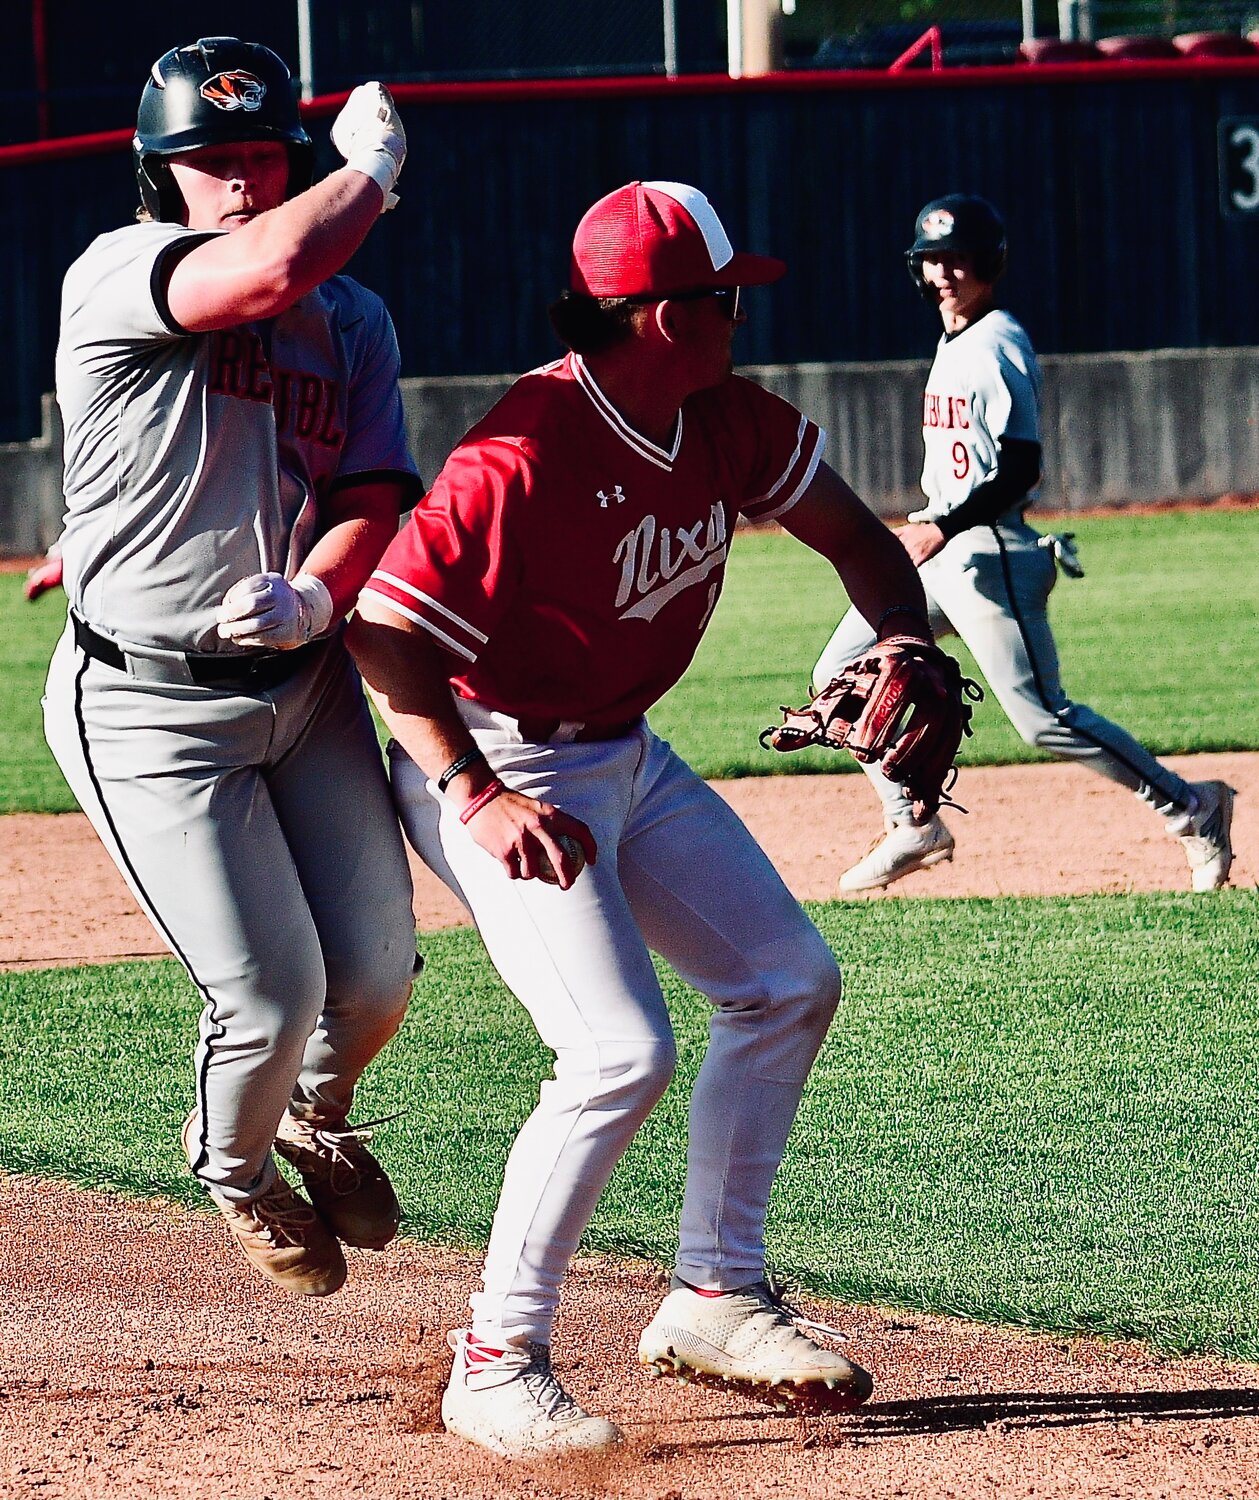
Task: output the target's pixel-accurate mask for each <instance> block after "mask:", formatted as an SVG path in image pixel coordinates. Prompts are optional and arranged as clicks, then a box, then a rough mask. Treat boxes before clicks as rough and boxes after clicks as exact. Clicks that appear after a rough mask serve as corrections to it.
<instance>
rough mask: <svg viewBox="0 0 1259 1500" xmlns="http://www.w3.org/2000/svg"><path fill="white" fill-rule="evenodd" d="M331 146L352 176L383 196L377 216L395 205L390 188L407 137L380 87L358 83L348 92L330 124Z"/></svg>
mask: <svg viewBox="0 0 1259 1500" xmlns="http://www.w3.org/2000/svg"><path fill="white" fill-rule="evenodd" d="M332 144H333V145H334V146H335V147H336V148H337V150H338V151H339V152H340V153H341V155H342V156H344V157H345V164H346V166H347V167H351V168H352V169H353V170H354V171H355V172H362V173H363V175H364V176H365V177H370V178H371V179H372V181H373V182H374V183H376V185H377V186H378V187H379V188H380V190H381V192H382V193H384V195H385V203H384V207H383V208H382V209H381V213H384V212H385V211H386V210H387V209H390V208H392V207H393V206H394V204H395V203H396V202H397V201H398V197H397V194H396V193H395V192H394V191H393V185H394V183H395V182H397V180H398V173H399V172H401V171H402V163H403V162H404V161H405V160H406V155H407V134H406V131H405V130H403V128H402V121H401V119H400V118H399V116H398V110H397V106H396V105H395V104H394V102H393V98H392V96H391V95H390V93H389V90H388V89H387V88H386V87H385V86H384V84H383V83H360V84H359V86H358V87H357V88H356V89H353V90H351V92H350V97H349V98H348V99H347V100H346V101H345V103H344V105H343V106H342V108H341V113H340V114H339V115H338V116H337V117H336V119H335V120H334V121H333V123H332Z"/></svg>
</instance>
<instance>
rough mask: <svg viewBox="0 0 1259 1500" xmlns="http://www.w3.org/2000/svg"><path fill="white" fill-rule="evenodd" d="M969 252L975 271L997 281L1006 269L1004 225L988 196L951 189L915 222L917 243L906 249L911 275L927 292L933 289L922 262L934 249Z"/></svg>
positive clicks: (982, 277)
mask: <svg viewBox="0 0 1259 1500" xmlns="http://www.w3.org/2000/svg"><path fill="white" fill-rule="evenodd" d="M933 251H934V252H936V253H939V252H941V251H943V252H948V253H952V254H953V255H969V256H970V257H971V260H972V262H973V264H974V267H975V275H976V276H978V277H979V278H980V280H982V281H996V280H998V278H999V277H1000V275H1001V273H1002V272H1003V271H1004V270H1005V252H1006V244H1005V225H1004V224H1003V223H1002V222H1001V215H1000V214H999V213H998V212H997V210H996V209H995V208H993V206H992V204H991V203H989V202H988V200H987V199H986V198H978V197H976V196H975V194H973V193H949V194H948V195H947V196H946V197H944V198H933V199H932V200H931V202H930V203H928V204H927V205H926V206H925V207H924V208H923V209H921V211H920V212H919V214H918V218H917V219H916V221H915V223H914V243H913V244H912V245H911V246H910V247H909V249H908V250H906V251H905V262H906V264H907V265H908V267H909V279H910V280H911V281H912V282H913V283H914V285H915V286H916V287H917V288H918V290H919V291H920V292H921V293H922V294H923V295H924V296H930V295H931V290H930V288H929V287H928V286H927V284H926V282H924V281H923V279H922V263H923V261H924V260H926V259H927V258H928V257H929V256H930V255H931V254H932V252H933Z"/></svg>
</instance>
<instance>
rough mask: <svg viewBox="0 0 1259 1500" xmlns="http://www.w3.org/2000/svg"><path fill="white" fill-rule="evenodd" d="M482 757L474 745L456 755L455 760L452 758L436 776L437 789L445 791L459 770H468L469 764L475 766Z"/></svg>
mask: <svg viewBox="0 0 1259 1500" xmlns="http://www.w3.org/2000/svg"><path fill="white" fill-rule="evenodd" d="M484 759H485V756H484V754H483V753H482V751H481V750H480V749H479V748H478V747H477V746H476V745H474V746H473V747H472V749H471V750H465V751H464V752H463V754H462V755H460V756H458V757H457V758H456V759H455V760H452V761H451V763H450V764H449V765H448V766H447V767H446V769H445V770H444V771H443V772H442V773H441V775H440V776H439V777H438V778H437V790H438V791H439V792H445V790H446V788H447V787H448V786H449V785H450V783H451V782H452V781H453V780H454V779H455V777H456V776H458V775H459V774H460V773H461V772H463V771H466V770H468V768H469V767H470V766H475V765H476V764H477V763H478V762H480V761H483V760H484Z"/></svg>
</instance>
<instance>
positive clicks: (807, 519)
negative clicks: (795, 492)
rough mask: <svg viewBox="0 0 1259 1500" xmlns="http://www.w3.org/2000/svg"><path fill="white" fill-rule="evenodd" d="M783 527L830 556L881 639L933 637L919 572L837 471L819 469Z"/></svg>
mask: <svg viewBox="0 0 1259 1500" xmlns="http://www.w3.org/2000/svg"><path fill="white" fill-rule="evenodd" d="M781 524H782V526H783V528H784V530H786V531H789V532H790V533H791V534H792V536H794V537H797V538H798V539H799V540H800V541H802V542H803V543H804V544H805V546H807V547H811V548H812V549H813V550H814V552H817V553H819V554H820V555H821V556H822V557H824V558H826V560H827V561H828V562H829V563H830V564H831V566H832V567H833V568H834V569H835V571H836V572H837V573H838V574H839V577H840V581H841V582H842V583H843V585H844V588H845V590H846V591H847V594H848V597H849V598H850V599H851V600H852V602H853V605H854V606H855V607H856V609H857V610H858V611H859V612H860V613H861V614H862V615H863V616H864V617H865V618H866V619H867V620H869V622H870V624H871V625H872V626H874V628H875V631H876V633H877V634H878V635H880V636H887V635H913V636H918V637H921V638H922V639H924V640H930V639H931V631H930V628H929V627H928V625H927V600H926V596H925V595H924V594H923V591H922V582H921V580H920V579H919V577H918V570H917V569H916V568H915V567H914V565H913V563H912V562H911V561H910V559H909V556H908V554H907V553H906V551H905V549H904V547H902V546H901V545H900V543H899V542H898V541H897V539H896V537H895V535H894V534H893V533H892V532H891V531H889V530H888V529H887V527H886V526H884V524H883V522H882V521H880V520H879V518H878V517H877V516H876V515H875V514H874V513H873V512H872V511H870V510H869V509H868V508H867V507H866V506H865V504H864V503H863V502H862V501H861V500H860V499H859V498H858V497H857V495H856V494H854V492H853V491H852V490H851V489H850V488H849V487H848V485H847V484H845V483H844V481H843V480H842V479H841V478H840V477H839V475H838V474H836V473H835V471H834V469H832V468H830V467H829V466H828V465H827V464H824V463H823V464H819V465H818V468H817V473H816V474H814V476H813V479H812V480H811V481H810V484H809V487H808V489H807V490H805V492H804V494H803V495H801V497H800V499H799V500H797V501H796V503H795V505H793V506H792V507H791V509H790V510H789V511H787V513H786V514H785V515H784V516H783V517H782V522H781Z"/></svg>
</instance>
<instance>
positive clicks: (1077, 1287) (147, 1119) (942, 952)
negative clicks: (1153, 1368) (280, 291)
mask: <svg viewBox="0 0 1259 1500" xmlns="http://www.w3.org/2000/svg"><path fill="white" fill-rule="evenodd" d="M814 913H815V916H816V917H817V919H818V921H819V922H820V924H821V925H822V927H823V930H824V931H825V932H826V934H827V936H828V938H829V939H830V940H831V941H832V942H833V944H834V946H835V948H836V950H837V951H838V952H839V953H840V954H841V955H842V956H843V957H844V959H845V967H846V971H847V981H848V989H847V995H846V999H845V1002H844V1004H843V1007H842V1010H841V1013H840V1016H839V1019H838V1020H837V1022H836V1024H835V1026H834V1027H833V1029H832V1034H831V1036H830V1038H829V1040H828V1042H827V1044H826V1046H825V1048H824V1050H823V1053H822V1056H821V1059H820V1061H819V1064H818V1067H817V1069H816V1071H815V1073H814V1076H813V1078H812V1080H811V1083H810V1086H809V1089H808V1092H807V1094H806V1099H805V1104H804V1107H803V1109H802V1112H801V1115H800V1119H799V1121H798V1123H797V1126H796V1130H795V1133H794V1135H793V1137H792V1140H791V1144H790V1147H789V1150H788V1155H787V1160H786V1163H785V1165H784V1168H783V1171H782V1173H781V1175H780V1178H779V1182H778V1186H777V1189H776V1192H775V1198H774V1205H773V1212H772V1217H771V1223H770V1244H771V1248H772V1253H773V1256H774V1259H775V1261H776V1262H777V1264H778V1265H779V1266H780V1267H781V1268H782V1269H783V1270H784V1271H786V1272H787V1273H788V1274H791V1275H794V1276H796V1277H797V1278H798V1279H800V1280H801V1281H802V1282H804V1283H805V1284H806V1285H808V1286H810V1287H812V1288H813V1289H815V1290H817V1291H821V1292H826V1293H830V1294H833V1295H836V1296H838V1297H842V1298H850V1299H855V1300H859V1301H870V1302H876V1303H881V1304H886V1305H894V1306H902V1307H909V1308H918V1309H929V1310H935V1311H944V1312H953V1313H961V1314H965V1315H967V1316H970V1317H975V1318H980V1319H983V1320H991V1321H1001V1322H1013V1323H1018V1324H1024V1325H1030V1326H1035V1327H1042V1328H1049V1329H1057V1330H1087V1331H1091V1332H1096V1333H1102V1334H1110V1335H1136V1336H1140V1337H1143V1338H1147V1339H1150V1340H1151V1341H1153V1342H1154V1343H1156V1344H1158V1345H1159V1346H1161V1347H1164V1348H1167V1349H1169V1350H1218V1351H1220V1352H1222V1353H1226V1354H1231V1355H1235V1356H1239V1357H1242V1358H1248V1359H1252V1360H1259V1194H1257V1193H1256V1191H1255V1183H1256V1181H1259V1139H1257V1135H1259V1131H1257V1129H1256V1121H1257V1120H1259V1074H1257V1073H1256V1070H1255V1067H1254V1059H1255V1056H1256V1055H1257V1054H1259V1005H1257V1004H1256V1000H1257V999H1259V995H1257V994H1256V986H1255V981H1254V976H1255V974H1256V972H1257V970H1259V927H1257V926H1256V917H1259V903H1257V901H1256V897H1255V893H1254V892H1249V891H1230V892H1225V893H1223V895H1222V896H1221V897H1219V898H1218V899H1213V900H1211V901H1202V900H1195V899H1193V898H1192V897H1190V896H1160V897H1136V896H1131V897H1109V898H1106V897H1094V898H1086V899H1074V900H1037V901H1014V900H1003V901H956V902H944V901H914V902H894V903H893V902H888V903H878V904H869V903H867V904H863V905H860V906H857V907H847V906H840V905H835V906H823V907H817V908H814ZM423 946H424V948H425V951H426V953H427V955H428V960H429V968H428V972H427V973H426V975H425V977H424V979H423V980H422V982H421V991H420V997H419V999H418V1001H417V1003H416V1005H415V1006H414V1008H413V1013H412V1015H411V1017H410V1019H409V1020H408V1022H407V1024H406V1026H405V1028H404V1031H403V1034H402V1036H401V1037H400V1039H399V1040H398V1042H396V1043H395V1044H394V1045H393V1046H392V1047H391V1048H390V1049H388V1050H387V1052H386V1053H385V1055H384V1056H383V1057H382V1058H381V1059H380V1061H379V1063H378V1064H377V1066H376V1067H375V1069H374V1070H373V1072H372V1074H371V1079H370V1083H369V1084H368V1085H367V1086H365V1088H364V1089H363V1091H362V1097H361V1099H360V1113H361V1114H362V1115H363V1116H364V1117H370V1116H372V1115H374V1114H377V1113H387V1112H390V1111H393V1110H395V1109H399V1108H402V1109H406V1110H407V1111H408V1113H407V1114H406V1116H405V1118H404V1119H402V1120H400V1121H398V1122H397V1123H396V1124H395V1125H393V1126H391V1127H389V1128H388V1129H387V1130H386V1131H385V1132H383V1133H382V1135H381V1136H380V1137H379V1138H378V1144H379V1146H380V1150H381V1155H382V1157H383V1159H384V1160H385V1162H386V1164H387V1165H388V1167H389V1168H390V1170H391V1172H392V1174H393V1175H394V1177H395V1180H396V1182H397V1183H398V1186H399V1190H400V1193H401V1197H402V1200H403V1202H404V1204H406V1205H407V1225H406V1227H407V1230H408V1232H410V1233H411V1234H414V1235H418V1236H420V1237H422V1238H424V1239H426V1240H436V1241H441V1242H445V1243H451V1244H456V1245H465V1246H473V1245H479V1244H481V1243H483V1241H484V1238H485V1235H486V1232H487V1229H488V1226H489V1222H490V1217H491V1214H492V1211H493V1204H494V1197H495V1193H496V1188H497V1184H498V1181H499V1176H500V1173H501V1170H502V1164H503V1161H504V1159H505V1157H506V1153H507V1150H508V1147H509V1145H510V1142H511V1139H512V1136H513V1133H514V1131H515V1129H516V1127H517V1126H518V1124H519V1122H520V1121H521V1119H522V1118H523V1117H524V1115H525V1114H526V1113H527V1111H528V1110H529V1108H530V1107H531V1103H532V1100H533V1098H534V1096H535V1094H536V1089H537V1084H538V1081H539V1080H540V1079H541V1077H542V1076H543V1075H544V1073H545V1072H546V1071H547V1068H548V1063H547V1059H546V1056H545V1054H544V1053H543V1051H542V1049H541V1048H540V1046H539V1045H538V1043H537V1041H536V1039H535V1037H534V1035H533V1033H532V1029H531V1027H530V1025H529V1023H528V1021H527V1019H526V1018H525V1016H524V1014H523V1012H522V1010H521V1008H520V1007H519V1006H518V1005H517V1004H516V1003H515V1002H514V1001H513V1000H512V999H511V997H510V996H509V995H508V994H507V993H506V992H505V991H504V990H503V989H502V987H501V986H500V985H499V984H498V983H497V981H496V980H495V979H494V978H493V976H492V975H491V974H490V973H489V971H488V969H487V966H486V964H485V962H484V959H483V957H482V954H481V950H480V945H479V941H478V939H477V938H476V936H475V935H474V934H473V933H471V932H470V931H462V930H457V931H448V932H443V933H439V934H430V935H429V936H428V937H426V938H425V940H424V944H423ZM1229 975H1231V976H1232V978H1231V979H1226V977H1225V976H1229ZM662 977H663V978H664V981H665V984H666V987H667V990H668V995H669V1002H670V1006H671V1009H672V1011H673V1014H674V1016H675V1019H676V1024H677V1028H678V1033H679V1037H680V1041H681V1064H680V1069H679V1076H678V1078H677V1080H676V1081H675V1083H674V1085H673V1087H672V1088H671V1089H670V1090H669V1092H668V1094H667V1095H666V1097H665V1099H664V1101H663V1102H662V1104H661V1106H660V1107H659V1108H658V1109H657V1111H656V1112H655V1114H654V1115H653V1116H652V1117H651V1119H650V1120H649V1121H648V1123H647V1125H646V1127H645V1128H644V1129H643V1131H642V1132H641V1134H640V1136H639V1138H638V1140H637V1141H636V1142H635V1144H634V1145H633V1147H632V1148H631V1150H630V1152H629V1154H628V1156H627V1157H626V1158H625V1160H624V1161H623V1163H622V1164H621V1166H620V1168H619V1169H618V1171H617V1173H616V1175H615V1177H614V1179H613V1182H612V1184H611V1186H610V1188H609V1191H608V1192H607V1194H606V1195H605V1197H604V1200H603V1202H602V1204H601V1206H600V1208H599V1211H598V1214H597V1216H596V1218H595V1220H594V1222H593V1224H592V1225H591V1228H590V1232H589V1234H588V1235H587V1239H586V1243H587V1246H588V1247H589V1248H591V1249H596V1250H607V1251H621V1252H625V1251H630V1252H635V1253H638V1254H641V1255H645V1256H647V1257H649V1258H651V1259H653V1260H656V1261H659V1262H663V1263H667V1262H668V1260H669V1258H670V1255H671V1251H672V1247H673V1246H674V1243H675V1239H674V1237H675V1235H676V1215H677V1208H678V1202H679V1194H680V1189H681V1171H682V1161H683V1155H684V1152H683V1144H682V1143H683V1140H684V1134H685V1123H686V1100H687V1096H688V1092H689V1083H690V1081H691V1079H692V1078H693V1076H694V1072H695V1069H696V1066H697V1063H698V1059H699V1057H700V1054H701V1051H702V1047H703V1044H704V1038H705V1021H706V1015H707V1007H706V1005H705V1003H704V1002H703V1001H701V1000H700V999H699V998H698V997H697V996H695V995H694V994H693V993H692V992H690V991H688V990H686V989H685V988H684V987H683V986H682V985H681V984H680V983H678V982H677V981H676V980H674V979H673V978H672V977H671V976H670V975H668V974H664V975H663V976H662ZM196 1011H197V1006H196V1002H195V998H194V996H193V994H192V992H191V989H190V987H189V986H188V984H187V983H186V982H185V980H184V978H183V976H182V973H181V971H180V970H178V969H177V968H176V967H175V966H174V965H173V964H171V963H153V964H126V965H115V966H110V967H104V968H96V969H84V970H79V971H59V972H57V971H45V972H26V973H11V974H0V1054H3V1059H4V1071H5V1078H6V1088H5V1091H4V1094H3V1095H2V1096H0V1162H2V1163H3V1164H4V1166H5V1167H6V1168H8V1169H9V1170H17V1171H24V1172H32V1173H37V1174H41V1175H52V1176H56V1177H64V1178H68V1179H70V1180H72V1181H78V1182H84V1183H90V1184H96V1185H105V1186H109V1187H113V1188H118V1189H121V1190H123V1191H125V1192H130V1193H136V1194H152V1193H154V1192H158V1193H163V1194H166V1195H169V1196H170V1197H172V1198H174V1199H177V1200H179V1201H182V1202H184V1203H188V1204H190V1205H193V1204H198V1203H203V1202H204V1200H203V1199H202V1198H201V1195H200V1193H199V1190H198V1189H197V1188H196V1186H195V1184H194V1183H193V1182H192V1181H191V1180H190V1178H189V1177H188V1175H187V1172H186V1170H185V1168H184V1165H183V1160H182V1157H181V1154H180V1150H179V1145H178V1141H177V1133H178V1127H179V1123H180V1121H181V1120H182V1118H183V1115H184V1113H185V1111H186V1109H187V1107H188V1105H189V1104H190V1102H191V1091H192V1077H191V1068H190V1062H189V1060H190V1053H191V1048H192V1045H193V1041H194V1036H195V1017H196ZM470 1079H476V1080H477V1085H476V1087H475V1088H470V1087H469V1080H470ZM87 1121H90V1122H91V1128H90V1129H87V1128H85V1122H87Z"/></svg>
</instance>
